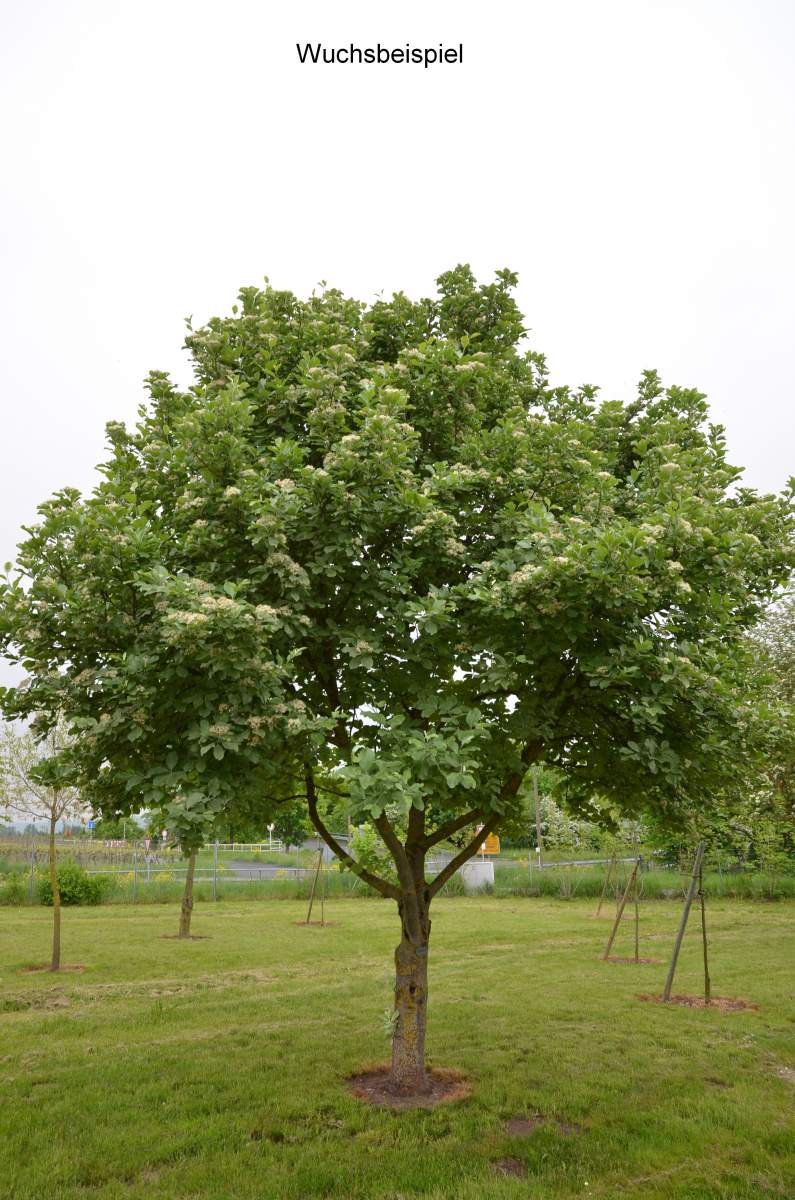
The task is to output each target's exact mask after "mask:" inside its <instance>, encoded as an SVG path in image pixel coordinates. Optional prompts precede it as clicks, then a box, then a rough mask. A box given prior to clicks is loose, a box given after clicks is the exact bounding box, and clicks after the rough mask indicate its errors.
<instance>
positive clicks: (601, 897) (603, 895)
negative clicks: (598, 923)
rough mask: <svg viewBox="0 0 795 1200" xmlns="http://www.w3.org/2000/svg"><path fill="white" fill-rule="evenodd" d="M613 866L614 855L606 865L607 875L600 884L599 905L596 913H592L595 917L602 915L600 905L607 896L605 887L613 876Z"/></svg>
mask: <svg viewBox="0 0 795 1200" xmlns="http://www.w3.org/2000/svg"><path fill="white" fill-rule="evenodd" d="M615 865H616V856H615V854H613V855H612V857H611V859H610V862H609V863H608V864H607V874H606V875H605V881H604V883H603V884H602V894H601V896H600V897H599V904H598V906H597V909H596V912H595V913H594V916H595V917H599V916H601V914H602V904H603V903H604V898H605V896H606V895H607V885H608V884H609V882H610V876H611V875H612V874H613V867H614V866H615Z"/></svg>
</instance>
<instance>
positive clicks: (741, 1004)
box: [638, 992, 759, 1012]
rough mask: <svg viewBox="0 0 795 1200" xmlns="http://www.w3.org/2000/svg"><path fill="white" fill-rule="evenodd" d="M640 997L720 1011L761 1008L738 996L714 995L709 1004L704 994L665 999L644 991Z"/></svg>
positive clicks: (655, 1001)
mask: <svg viewBox="0 0 795 1200" xmlns="http://www.w3.org/2000/svg"><path fill="white" fill-rule="evenodd" d="M638 999H639V1000H652V1001H653V1002H654V1003H655V1004H681V1005H682V1006H683V1007H684V1008H714V1009H717V1010H718V1011H719V1012H747V1011H749V1010H750V1011H754V1012H757V1011H758V1010H759V1005H758V1004H752V1003H751V1001H750V1000H741V999H740V998H739V997H737V996H713V997H712V999H711V1000H710V1002H709V1004H705V1002H704V997H703V996H671V998H670V1000H663V998H662V996H652V995H650V994H648V993H646V992H644V993H643V994H642V995H640V996H638Z"/></svg>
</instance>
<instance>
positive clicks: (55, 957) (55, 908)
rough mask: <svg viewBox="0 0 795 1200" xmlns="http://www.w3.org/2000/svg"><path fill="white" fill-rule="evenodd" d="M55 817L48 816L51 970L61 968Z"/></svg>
mask: <svg viewBox="0 0 795 1200" xmlns="http://www.w3.org/2000/svg"><path fill="white" fill-rule="evenodd" d="M56 820H57V818H56V817H54V816H52V817H50V887H51V889H52V962H51V963H50V970H51V971H60V969H61V888H60V885H59V883H58V867H57V864H56V861H55V824H56Z"/></svg>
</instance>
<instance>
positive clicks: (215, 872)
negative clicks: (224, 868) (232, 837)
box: [213, 839, 218, 900]
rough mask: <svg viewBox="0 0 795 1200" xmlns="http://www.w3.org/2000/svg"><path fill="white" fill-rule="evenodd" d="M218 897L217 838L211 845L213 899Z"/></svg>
mask: <svg viewBox="0 0 795 1200" xmlns="http://www.w3.org/2000/svg"><path fill="white" fill-rule="evenodd" d="M217 899H218V840H217V839H216V842H215V845H214V846H213V900H217Z"/></svg>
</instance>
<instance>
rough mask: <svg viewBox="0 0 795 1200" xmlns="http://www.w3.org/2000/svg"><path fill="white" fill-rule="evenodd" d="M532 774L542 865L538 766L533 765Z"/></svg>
mask: <svg viewBox="0 0 795 1200" xmlns="http://www.w3.org/2000/svg"><path fill="white" fill-rule="evenodd" d="M530 774H531V779H532V781H533V804H534V806H535V814H536V849H537V850H538V862H539V865H540V863H541V860H542V857H543V854H544V845H543V842H542V841H541V801H540V799H539V796H538V767H536V766H532V767H531V768H530Z"/></svg>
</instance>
